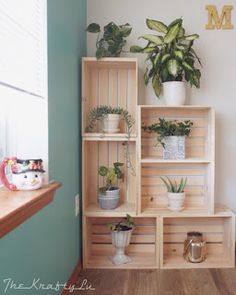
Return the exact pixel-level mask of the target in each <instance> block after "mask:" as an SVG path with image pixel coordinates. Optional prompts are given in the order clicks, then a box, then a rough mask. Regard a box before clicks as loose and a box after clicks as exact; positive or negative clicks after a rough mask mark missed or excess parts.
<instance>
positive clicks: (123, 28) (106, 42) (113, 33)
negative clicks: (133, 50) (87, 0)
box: [86, 22, 132, 59]
mask: <svg viewBox="0 0 236 295" xmlns="http://www.w3.org/2000/svg"><path fill="white" fill-rule="evenodd" d="M86 31H87V32H89V33H96V34H98V37H97V41H96V48H97V51H96V57H97V59H100V58H102V57H116V56H120V54H121V52H122V49H123V47H124V46H125V44H126V40H125V38H127V37H128V36H129V35H130V33H131V31H132V28H131V26H130V24H128V23H127V24H125V25H120V26H119V25H116V24H115V23H114V22H110V23H108V24H107V25H106V26H105V27H104V32H103V36H102V37H100V33H101V28H100V25H99V24H96V23H91V24H90V25H88V27H87V29H86Z"/></svg>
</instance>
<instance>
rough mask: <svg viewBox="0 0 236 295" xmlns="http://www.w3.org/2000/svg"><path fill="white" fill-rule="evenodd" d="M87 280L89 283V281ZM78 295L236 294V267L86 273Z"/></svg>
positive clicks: (79, 281) (79, 285)
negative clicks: (89, 288)
mask: <svg viewBox="0 0 236 295" xmlns="http://www.w3.org/2000/svg"><path fill="white" fill-rule="evenodd" d="M85 280H87V284H86V281H85ZM89 284H90V285H91V287H93V288H95V290H83V291H74V292H73V294H74V295H79V294H80V295H82V294H83V295H236V268H234V269H190V270H189V269H188V270H187V269H186V270H92V269H86V270H82V272H81V274H80V276H79V278H78V281H77V287H81V286H82V285H83V287H84V288H85V286H89Z"/></svg>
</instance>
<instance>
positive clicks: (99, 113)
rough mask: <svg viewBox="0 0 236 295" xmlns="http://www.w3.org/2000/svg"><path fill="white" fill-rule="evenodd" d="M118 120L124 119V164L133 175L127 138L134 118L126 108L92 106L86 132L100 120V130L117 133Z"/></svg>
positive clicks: (128, 138) (91, 129)
mask: <svg viewBox="0 0 236 295" xmlns="http://www.w3.org/2000/svg"><path fill="white" fill-rule="evenodd" d="M120 120H124V122H125V125H126V132H127V142H126V143H124V146H125V148H126V165H127V167H128V168H130V169H131V172H132V174H133V175H135V169H134V167H133V164H132V161H131V155H130V147H129V140H130V136H131V131H132V127H133V124H134V120H133V119H132V117H131V115H130V114H129V112H128V111H127V110H124V109H123V108H120V107H111V106H106V105H101V106H97V107H95V108H93V109H92V110H91V111H90V112H89V115H88V125H87V127H86V131H87V132H92V131H93V129H94V127H95V126H96V124H97V122H99V121H101V122H102V126H103V127H102V131H103V132H104V133H117V132H119V131H120V129H119V124H120Z"/></svg>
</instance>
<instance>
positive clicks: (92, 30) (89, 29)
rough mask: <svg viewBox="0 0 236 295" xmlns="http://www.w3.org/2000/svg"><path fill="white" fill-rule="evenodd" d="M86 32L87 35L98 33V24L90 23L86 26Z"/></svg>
mask: <svg viewBox="0 0 236 295" xmlns="http://www.w3.org/2000/svg"><path fill="white" fill-rule="evenodd" d="M86 31H87V32H89V33H99V32H100V31H101V29H100V26H99V24H96V23H91V24H89V25H88V27H87V29H86Z"/></svg>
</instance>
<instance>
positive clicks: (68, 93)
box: [0, 0, 86, 295]
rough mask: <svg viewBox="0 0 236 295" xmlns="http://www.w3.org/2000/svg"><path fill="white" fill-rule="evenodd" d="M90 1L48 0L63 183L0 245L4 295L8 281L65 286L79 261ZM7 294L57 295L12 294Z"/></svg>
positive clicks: (53, 158) (53, 155) (54, 160)
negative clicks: (77, 204) (83, 62)
mask: <svg viewBox="0 0 236 295" xmlns="http://www.w3.org/2000/svg"><path fill="white" fill-rule="evenodd" d="M85 26H86V0H69V1H68V0H48V49H49V50H48V60H49V64H48V66H49V99H48V101H49V165H50V168H49V177H50V179H51V180H52V179H56V180H60V181H61V182H63V187H62V188H61V189H60V190H59V191H58V192H57V194H56V196H55V199H54V202H53V203H52V204H50V205H49V206H48V207H46V208H44V209H43V210H42V211H41V212H39V213H38V214H36V215H35V216H33V217H32V218H31V219H29V220H28V221H26V222H25V223H24V224H22V225H21V226H19V227H17V228H16V229H15V230H14V231H12V232H11V233H9V234H7V235H6V236H5V237H4V238H2V239H1V241H0V294H3V287H4V286H5V285H4V284H3V281H2V280H3V279H4V278H12V279H14V281H15V282H17V283H25V284H30V283H31V282H32V280H33V278H40V280H41V282H43V283H55V282H57V281H60V282H62V283H64V282H65V281H67V279H68V277H69V276H70V274H71V272H72V271H73V269H74V267H75V265H76V263H77V261H78V260H79V259H80V251H81V231H80V218H78V217H75V208H74V197H75V195H76V194H77V193H78V192H79V190H80V182H79V179H80V172H79V167H80V159H79V153H78V151H80V137H79V128H80V115H79V114H80V104H79V98H80V84H79V81H80V73H79V69H80V58H81V56H82V55H85V49H86V34H85ZM6 294H10V295H12V294H17V295H18V294H23V295H27V294H32V295H36V294H40V295H41V294H50V295H51V294H55V292H52V291H50V292H48V291H36V290H31V291H26V290H24V291H14V290H12V289H11V290H9V291H8V292H7V293H6Z"/></svg>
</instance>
